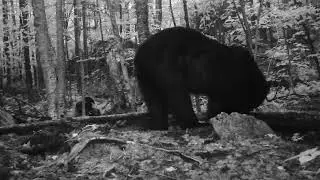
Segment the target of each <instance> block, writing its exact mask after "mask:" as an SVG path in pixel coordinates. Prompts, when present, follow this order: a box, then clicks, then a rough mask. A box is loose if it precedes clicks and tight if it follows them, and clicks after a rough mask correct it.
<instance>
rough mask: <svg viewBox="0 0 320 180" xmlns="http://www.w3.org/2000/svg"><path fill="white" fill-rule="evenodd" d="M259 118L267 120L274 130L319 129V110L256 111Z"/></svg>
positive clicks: (299, 130)
mask: <svg viewBox="0 0 320 180" xmlns="http://www.w3.org/2000/svg"><path fill="white" fill-rule="evenodd" d="M251 115H254V116H255V117H256V118H257V119H261V120H263V121H265V122H266V123H267V124H268V125H269V126H270V127H271V128H272V129H273V130H276V131H279V132H282V131H286V132H288V131H290V132H291V131H293V132H301V131H312V130H315V131H319V130H320V113H319V112H265V113H263V112H255V113H251Z"/></svg>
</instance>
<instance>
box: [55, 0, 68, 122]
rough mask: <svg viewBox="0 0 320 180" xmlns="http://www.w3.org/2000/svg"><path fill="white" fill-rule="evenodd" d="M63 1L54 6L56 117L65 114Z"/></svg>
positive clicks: (58, 1) (58, 0)
mask: <svg viewBox="0 0 320 180" xmlns="http://www.w3.org/2000/svg"><path fill="white" fill-rule="evenodd" d="M63 1H64V0H57V4H56V28H57V77H58V78H57V89H56V104H57V115H58V117H59V118H60V117H64V114H65V94H66V83H65V76H66V71H65V70H66V65H65V54H64V52H65V51H64V42H63V39H64V36H63V34H64V22H65V21H64V14H63V10H62V8H63V4H64V2H63Z"/></svg>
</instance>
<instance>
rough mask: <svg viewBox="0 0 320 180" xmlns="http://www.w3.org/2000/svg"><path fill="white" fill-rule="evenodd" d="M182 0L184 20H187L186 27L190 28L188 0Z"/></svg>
mask: <svg viewBox="0 0 320 180" xmlns="http://www.w3.org/2000/svg"><path fill="white" fill-rule="evenodd" d="M182 2H183V11H184V20H185V21H186V27H187V28H190V23H189V15H188V5H187V0H182Z"/></svg>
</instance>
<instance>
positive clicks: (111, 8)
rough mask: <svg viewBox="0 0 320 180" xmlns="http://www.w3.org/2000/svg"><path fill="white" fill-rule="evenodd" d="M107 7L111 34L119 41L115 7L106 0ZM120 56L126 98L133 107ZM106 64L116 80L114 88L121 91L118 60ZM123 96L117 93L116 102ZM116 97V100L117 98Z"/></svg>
mask: <svg viewBox="0 0 320 180" xmlns="http://www.w3.org/2000/svg"><path fill="white" fill-rule="evenodd" d="M106 2H107V7H108V10H109V12H110V20H111V25H112V31H113V34H114V36H115V37H116V38H117V40H118V42H121V37H120V35H119V29H118V26H117V24H116V16H115V15H116V12H115V11H114V10H115V8H114V6H113V5H112V4H111V2H110V0H107V1H106ZM119 49H121V50H123V46H122V43H120V47H119ZM109 56H111V57H112V56H113V54H112V53H111V54H110V55H109ZM118 58H120V66H121V69H122V75H123V79H124V81H125V87H126V89H127V90H129V98H128V101H129V103H130V105H131V107H133V104H134V102H133V99H134V98H133V96H134V90H133V87H132V86H131V82H130V79H129V76H128V69H127V67H126V66H125V63H124V57H123V56H122V54H120V56H119V57H118ZM111 59H114V58H111ZM108 65H109V70H110V74H111V75H112V79H113V80H114V81H115V82H116V85H117V86H116V88H117V89H118V92H123V88H122V87H121V84H120V82H121V76H120V72H119V68H118V67H119V66H118V62H117V61H115V60H110V61H109V62H108ZM123 96H125V94H124V93H119V94H118V95H117V97H116V100H115V101H116V103H121V98H119V97H123ZM117 99H118V100H117Z"/></svg>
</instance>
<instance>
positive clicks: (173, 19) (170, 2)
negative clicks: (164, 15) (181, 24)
mask: <svg viewBox="0 0 320 180" xmlns="http://www.w3.org/2000/svg"><path fill="white" fill-rule="evenodd" d="M169 8H170V14H171V18H172V22H173V26H174V27H176V26H177V24H176V20H175V18H174V14H173V8H172V1H171V0H169Z"/></svg>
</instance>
